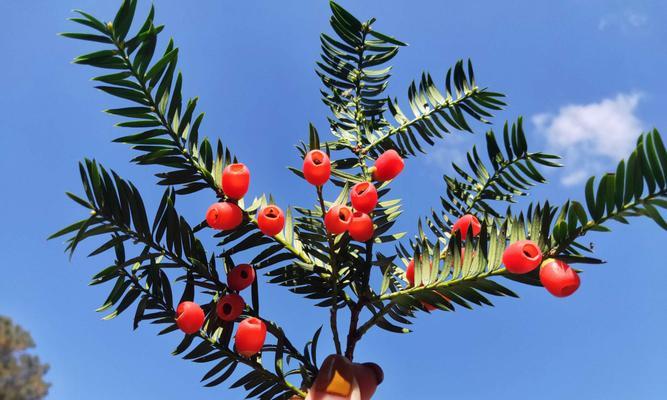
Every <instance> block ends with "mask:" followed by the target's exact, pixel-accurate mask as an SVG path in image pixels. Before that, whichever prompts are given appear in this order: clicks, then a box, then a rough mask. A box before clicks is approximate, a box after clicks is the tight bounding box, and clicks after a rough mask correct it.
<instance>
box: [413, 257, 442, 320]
mask: <svg viewBox="0 0 667 400" xmlns="http://www.w3.org/2000/svg"><path fill="white" fill-rule="evenodd" d="M429 272H430V271H429ZM405 278H406V279H407V280H408V283H409V284H410V286H414V285H415V261H414V260H410V262H409V263H408V267H407V268H406V269H405ZM436 294H437V295H438V296H440V297H442V298H443V299H445V300H447V301H448V302H449V301H450V300H449V298H448V297H447V296H445V295H443V294H441V293H436ZM421 303H422V307H424V309H425V310H426V311H428V312H431V311H435V310H437V309H438V307H436V306H434V305H431V304H428V303H427V302H425V301H422V302H421Z"/></svg>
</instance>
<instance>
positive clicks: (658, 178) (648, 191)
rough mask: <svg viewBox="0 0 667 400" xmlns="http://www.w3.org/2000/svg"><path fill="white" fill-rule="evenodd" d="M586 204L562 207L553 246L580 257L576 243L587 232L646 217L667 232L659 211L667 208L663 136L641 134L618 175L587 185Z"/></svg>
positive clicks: (613, 174) (666, 161)
mask: <svg viewBox="0 0 667 400" xmlns="http://www.w3.org/2000/svg"><path fill="white" fill-rule="evenodd" d="M585 199H586V201H585V205H583V204H581V203H579V202H577V201H570V202H568V203H566V204H565V205H564V206H563V207H562V208H561V212H560V215H559V217H558V220H557V221H556V223H555V225H554V227H553V246H554V247H556V248H557V249H558V250H559V251H567V252H568V253H573V255H577V254H578V252H577V248H578V247H577V246H576V243H574V240H576V238H577V237H579V236H582V235H584V234H586V233H587V232H588V231H602V232H606V231H609V228H608V227H607V226H606V223H607V222H609V221H612V220H613V221H617V222H620V223H623V224H627V223H628V220H627V219H628V218H629V217H637V216H645V217H648V218H650V219H652V220H653V221H654V222H655V223H656V224H658V226H660V227H661V228H663V229H667V221H666V220H665V217H664V216H663V215H662V214H661V213H660V211H659V210H660V209H661V208H663V209H667V150H665V145H664V143H663V141H662V138H661V136H660V133H658V131H657V130H653V131H651V132H649V133H648V134H645V135H641V136H640V137H639V139H638V140H637V146H636V148H635V149H634V151H633V152H632V153H631V154H630V157H628V159H627V161H626V160H621V161H620V162H619V164H618V167H617V168H616V172H614V173H608V174H605V175H604V176H602V178H601V179H600V180H599V181H598V183H597V185H596V183H595V178H594V177H591V178H590V179H589V180H588V182H587V183H586V190H585Z"/></svg>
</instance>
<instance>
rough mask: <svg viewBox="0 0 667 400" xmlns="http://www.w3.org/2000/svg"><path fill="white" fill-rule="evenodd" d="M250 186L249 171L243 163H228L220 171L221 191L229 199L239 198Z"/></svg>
mask: <svg viewBox="0 0 667 400" xmlns="http://www.w3.org/2000/svg"><path fill="white" fill-rule="evenodd" d="M248 186H250V171H249V170H248V168H247V167H246V166H245V164H241V163H238V164H229V165H228V166H226V167H225V169H224V171H222V191H223V192H225V195H226V196H227V197H229V198H230V199H235V200H238V199H241V198H242V197H243V196H245V194H246V193H247V192H248Z"/></svg>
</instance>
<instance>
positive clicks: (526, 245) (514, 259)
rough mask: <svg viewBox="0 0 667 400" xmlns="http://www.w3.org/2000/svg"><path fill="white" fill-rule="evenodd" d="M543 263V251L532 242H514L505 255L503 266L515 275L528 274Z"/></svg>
mask: <svg viewBox="0 0 667 400" xmlns="http://www.w3.org/2000/svg"><path fill="white" fill-rule="evenodd" d="M541 262H542V250H540V248H539V247H538V246H537V243H535V242H533V241H531V240H520V241H518V242H514V243H512V244H510V245H509V247H507V249H505V252H504V253H503V264H505V268H507V270H508V271H509V272H511V273H513V274H526V273H528V272H530V271H532V270H534V269H535V268H537V267H538V266H539V265H540V263H541Z"/></svg>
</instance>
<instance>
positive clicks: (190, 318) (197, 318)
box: [176, 301, 206, 335]
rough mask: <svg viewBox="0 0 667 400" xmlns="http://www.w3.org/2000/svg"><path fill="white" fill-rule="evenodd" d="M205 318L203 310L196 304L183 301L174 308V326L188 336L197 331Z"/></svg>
mask: <svg viewBox="0 0 667 400" xmlns="http://www.w3.org/2000/svg"><path fill="white" fill-rule="evenodd" d="M205 318H206V317H205V315H204V310H202V309H201V307H199V305H198V304H197V303H193V302H191V301H184V302H182V303H181V304H179V305H178V308H176V325H178V328H179V329H180V330H182V331H183V332H185V333H187V334H188V335H191V334H193V333H195V332H197V331H199V330H200V329H201V327H202V326H203V325H204V319H205Z"/></svg>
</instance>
